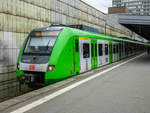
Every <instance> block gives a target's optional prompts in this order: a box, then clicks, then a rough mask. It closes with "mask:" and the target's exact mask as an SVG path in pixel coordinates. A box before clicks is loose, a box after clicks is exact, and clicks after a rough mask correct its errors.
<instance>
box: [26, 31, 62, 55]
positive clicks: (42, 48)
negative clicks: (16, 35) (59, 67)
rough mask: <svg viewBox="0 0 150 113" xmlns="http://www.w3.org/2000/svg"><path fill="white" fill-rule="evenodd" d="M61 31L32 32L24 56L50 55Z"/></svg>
mask: <svg viewBox="0 0 150 113" xmlns="http://www.w3.org/2000/svg"><path fill="white" fill-rule="evenodd" d="M59 33H60V31H45V32H39V31H38V32H32V33H31V34H30V36H29V38H28V40H27V43H26V46H25V49H24V54H40V55H41V54H43V55H49V54H51V52H52V49H53V47H54V44H55V42H56V40H57V37H58V35H59Z"/></svg>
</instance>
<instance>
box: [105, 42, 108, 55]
mask: <svg viewBox="0 0 150 113" xmlns="http://www.w3.org/2000/svg"><path fill="white" fill-rule="evenodd" d="M105 55H108V44H105Z"/></svg>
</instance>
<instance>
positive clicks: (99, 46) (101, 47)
mask: <svg viewBox="0 0 150 113" xmlns="http://www.w3.org/2000/svg"><path fill="white" fill-rule="evenodd" d="M98 49H99V50H98V51H99V56H103V45H102V44H99V45H98Z"/></svg>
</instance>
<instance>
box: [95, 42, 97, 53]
mask: <svg viewBox="0 0 150 113" xmlns="http://www.w3.org/2000/svg"><path fill="white" fill-rule="evenodd" d="M95 56H97V44H95Z"/></svg>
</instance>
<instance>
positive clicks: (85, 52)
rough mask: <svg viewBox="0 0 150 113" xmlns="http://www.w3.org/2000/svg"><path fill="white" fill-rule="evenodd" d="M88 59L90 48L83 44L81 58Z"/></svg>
mask: <svg viewBox="0 0 150 113" xmlns="http://www.w3.org/2000/svg"><path fill="white" fill-rule="evenodd" d="M89 57H90V46H89V44H87V43H84V44H83V58H89Z"/></svg>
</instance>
